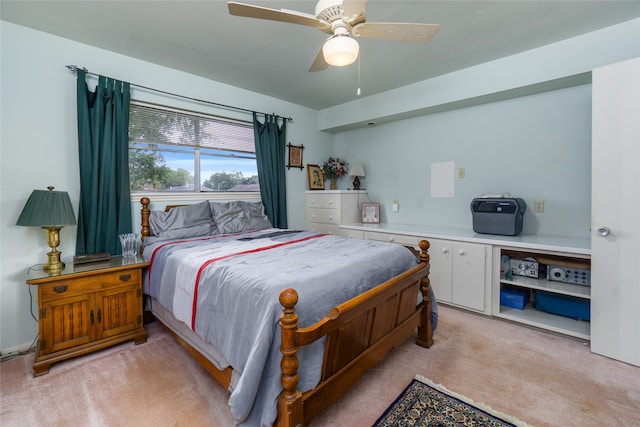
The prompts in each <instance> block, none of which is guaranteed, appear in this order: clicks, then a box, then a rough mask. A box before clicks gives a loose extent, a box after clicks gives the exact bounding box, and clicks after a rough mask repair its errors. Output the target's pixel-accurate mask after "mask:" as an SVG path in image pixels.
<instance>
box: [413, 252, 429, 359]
mask: <svg viewBox="0 0 640 427" xmlns="http://www.w3.org/2000/svg"><path fill="white" fill-rule="evenodd" d="M419 246H420V262H421V263H424V264H426V265H427V270H426V271H427V274H426V275H425V276H423V277H422V279H421V280H420V292H421V293H422V302H423V304H424V307H423V308H422V326H419V327H418V338H417V339H416V344H418V345H419V346H422V347H426V348H429V347H431V346H432V345H433V329H432V327H433V325H432V324H431V298H430V297H429V295H430V290H429V288H430V287H431V281H430V280H429V273H430V271H429V270H430V269H431V265H429V261H430V256H429V252H428V250H429V247H430V246H431V244H430V243H429V241H428V240H420V243H419Z"/></svg>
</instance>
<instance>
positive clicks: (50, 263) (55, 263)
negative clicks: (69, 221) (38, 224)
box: [42, 227, 64, 272]
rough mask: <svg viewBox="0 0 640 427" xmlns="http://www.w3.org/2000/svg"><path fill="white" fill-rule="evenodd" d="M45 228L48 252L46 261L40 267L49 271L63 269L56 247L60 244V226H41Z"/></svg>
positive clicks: (59, 253)
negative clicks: (49, 249)
mask: <svg viewBox="0 0 640 427" xmlns="http://www.w3.org/2000/svg"><path fill="white" fill-rule="evenodd" d="M42 228H44V229H45V230H47V240H48V243H49V247H50V248H51V251H50V252H47V263H46V264H45V265H44V266H43V267H42V269H43V270H45V271H49V272H58V271H61V270H63V269H64V263H63V262H61V261H60V255H61V254H62V252H59V251H58V249H57V247H58V245H59V244H60V229H61V228H62V227H42Z"/></svg>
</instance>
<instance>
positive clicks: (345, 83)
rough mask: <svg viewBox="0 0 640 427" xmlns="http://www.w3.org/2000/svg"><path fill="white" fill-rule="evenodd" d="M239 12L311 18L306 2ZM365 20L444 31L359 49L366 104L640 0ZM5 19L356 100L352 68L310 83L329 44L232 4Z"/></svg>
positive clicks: (83, 10)
mask: <svg viewBox="0 0 640 427" xmlns="http://www.w3.org/2000/svg"><path fill="white" fill-rule="evenodd" d="M244 2H245V3H251V4H258V5H260V6H263V7H270V8H274V9H280V8H284V9H292V10H298V11H301V12H306V13H310V14H313V13H314V8H315V1H306V0H298V1H263V0H253V1H249V0H247V1H244ZM366 12H367V22H420V23H435V24H440V25H441V27H440V31H439V33H438V34H437V35H436V36H435V37H434V39H433V40H432V41H431V42H430V43H429V44H427V45H416V44H411V43H399V42H393V41H383V40H372V39H360V40H359V41H360V53H361V64H360V69H361V83H360V87H361V88H362V96H363V97H364V96H367V95H373V94H375V93H379V92H383V91H386V90H390V89H394V88H397V87H400V86H404V85H407V84H411V83H415V82H417V81H421V80H425V79H428V78H431V77H435V76H438V75H442V74H446V73H449V72H452V71H455V70H459V69H462V68H467V67H470V66H473V65H476V64H480V63H483V62H487V61H491V60H494V59H497V58H500V57H503V56H507V55H512V54H515V53H518V52H522V51H525V50H529V49H533V48H536V47H539V46H542V45H546V44H550V43H553V42H556V41H559V40H563V39H567V38H570V37H573V36H576V35H579V34H583V33H586V32H590V31H594V30H598V29H600V28H604V27H607V26H611V25H614V24H618V23H621V22H624V21H628V20H631V19H634V18H637V17H640V0H638V1H636V0H633V1H631V0H626V1H611V0H608V1H595V0H589V1H585V0H573V1H554V0H546V1H519V0H511V1H506V0H503V1H479V0H476V1H452V0H449V1H379V0H370V1H369V3H368V4H367V8H366ZM0 17H1V19H2V20H5V21H9V22H13V23H16V24H19V25H23V26H27V27H31V28H35V29H38V30H41V31H45V32H47V33H51V34H55V35H58V36H61V37H65V38H68V39H72V40H76V41H79V42H82V43H85V44H88V45H93V46H97V47H100V48H103V49H107V50H110V51H113V52H117V53H121V54H123V55H127V56H132V57H136V58H139V59H142V60H145V61H148V62H152V63H155V64H159V65H163V66H166V67H170V68H174V69H177V70H182V71H185V72H188V73H191V74H195V75H198V76H202V77H206V78H209V79H212V80H216V81H219V82H222V83H227V84H230V85H233V86H238V87H242V88H244V89H248V90H251V91H255V92H259V93H262V94H265V95H269V96H273V97H276V98H280V99H283V100H287V101H291V102H294V103H296V104H300V105H305V106H308V107H311V108H314V109H322V108H327V107H330V106H333V105H337V104H342V103H344V102H348V101H351V100H353V99H356V98H357V96H356V89H357V87H358V84H357V63H355V64H352V65H350V66H347V67H340V68H338V67H329V69H328V70H326V71H322V72H316V73H308V72H307V70H308V69H309V66H310V65H311V62H312V61H313V59H314V58H315V55H316V54H317V52H318V50H319V48H320V46H321V44H322V42H323V41H324V40H325V39H326V37H327V35H326V34H325V33H322V32H321V31H319V30H316V29H314V28H311V27H306V26H300V25H294V24H285V23H281V22H273V21H265V20H260V19H252V18H242V17H236V16H231V15H229V13H228V11H227V4H226V2H225V1H188V0H180V1H149V0H147V1H95V0H93V1H77V0H76V1H57V0H47V1H26V0H19V1H15V0H1V2H0ZM635 42H636V43H640V40H637V41H635ZM60 65H61V66H63V65H67V64H60ZM76 65H79V66H84V65H86V64H83V63H82V58H77V64H76ZM89 71H91V72H95V73H100V70H91V69H90V70H89ZM132 83H138V84H144V82H132Z"/></svg>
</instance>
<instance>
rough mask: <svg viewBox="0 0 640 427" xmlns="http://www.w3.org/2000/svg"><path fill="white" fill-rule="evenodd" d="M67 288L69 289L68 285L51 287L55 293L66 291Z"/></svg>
mask: <svg viewBox="0 0 640 427" xmlns="http://www.w3.org/2000/svg"><path fill="white" fill-rule="evenodd" d="M67 289H69V286H67V285H56V286H54V287H53V292H55V293H56V294H62V293H64V292H67Z"/></svg>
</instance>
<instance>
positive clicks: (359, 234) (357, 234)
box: [338, 228, 364, 240]
mask: <svg viewBox="0 0 640 427" xmlns="http://www.w3.org/2000/svg"><path fill="white" fill-rule="evenodd" d="M338 234H339V235H341V236H344V237H349V238H351V239H360V240H362V239H364V232H363V231H360V230H349V229H346V228H341V229H340V230H339V231H338Z"/></svg>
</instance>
